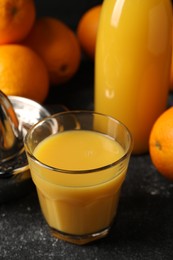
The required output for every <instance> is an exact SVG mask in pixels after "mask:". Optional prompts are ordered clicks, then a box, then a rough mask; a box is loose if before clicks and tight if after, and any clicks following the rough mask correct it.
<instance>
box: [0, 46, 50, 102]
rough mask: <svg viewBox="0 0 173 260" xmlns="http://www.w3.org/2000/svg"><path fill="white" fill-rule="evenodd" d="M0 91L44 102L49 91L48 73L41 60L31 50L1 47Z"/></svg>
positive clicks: (22, 47)
mask: <svg viewBox="0 0 173 260" xmlns="http://www.w3.org/2000/svg"><path fill="white" fill-rule="evenodd" d="M0 90H2V91H3V92H4V93H5V94H6V95H13V96H22V97H26V98H30V99H33V100H35V101H37V102H40V103H41V102H43V101H44V100H45V98H46V96H47V94H48V90H49V78H48V72H47V69H46V66H45V64H44V62H43V61H42V60H41V58H40V57H39V56H38V55H37V54H36V53H35V52H34V51H33V50H31V49H30V48H28V47H25V46H22V45H17V44H6V45H1V46H0Z"/></svg>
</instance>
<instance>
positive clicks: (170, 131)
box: [149, 107, 173, 180]
mask: <svg viewBox="0 0 173 260" xmlns="http://www.w3.org/2000/svg"><path fill="white" fill-rule="evenodd" d="M149 152H150V156H151V160H152V162H153V164H154V166H155V167H156V169H157V170H158V171H159V172H160V173H161V174H162V175H163V176H165V177H166V178H168V179H170V180H173V107H170V108H169V109H167V110H166V111H165V112H163V113H162V114H161V115H160V116H159V117H158V119H157V120H156V122H155V123H154V125H153V128H152V130H151V133H150V139H149Z"/></svg>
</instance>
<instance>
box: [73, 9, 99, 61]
mask: <svg viewBox="0 0 173 260" xmlns="http://www.w3.org/2000/svg"><path fill="white" fill-rule="evenodd" d="M100 12H101V5H97V6H94V7H92V8H91V9H89V10H87V11H86V12H85V13H84V14H83V15H82V17H81V19H80V20H79V23H78V26H77V36H78V39H79V42H80V45H81V48H82V49H83V51H84V52H85V53H86V54H87V55H88V56H89V57H90V58H92V59H94V56H95V46H96V37H97V30H98V24H99V17H100Z"/></svg>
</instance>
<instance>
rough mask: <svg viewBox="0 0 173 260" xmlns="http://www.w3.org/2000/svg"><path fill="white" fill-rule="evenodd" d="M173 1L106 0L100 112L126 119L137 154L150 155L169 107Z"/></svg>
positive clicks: (98, 70) (100, 43) (98, 78)
mask: <svg viewBox="0 0 173 260" xmlns="http://www.w3.org/2000/svg"><path fill="white" fill-rule="evenodd" d="M171 32H172V4H171V1H170V0H104V2H103V5H102V11H101V15H100V24H99V28H98V34H97V42H96V57H95V93H94V94H95V100H94V102H95V104H94V105H95V110H96V111H97V112H101V113H105V114H108V115H111V116H113V117H115V118H117V119H118V120H120V121H122V122H123V123H124V124H125V125H126V126H127V127H128V128H129V130H130V131H131V133H132V135H133V138H134V149H133V153H135V154H140V153H144V152H147V151H148V139H149V134H150V131H151V128H152V125H153V123H154V122H155V120H156V119H157V117H158V116H159V115H160V114H161V113H162V112H163V111H164V110H165V109H166V106H167V98H168V92H169V79H170V65H171V51H172V47H171V46H172V38H171Z"/></svg>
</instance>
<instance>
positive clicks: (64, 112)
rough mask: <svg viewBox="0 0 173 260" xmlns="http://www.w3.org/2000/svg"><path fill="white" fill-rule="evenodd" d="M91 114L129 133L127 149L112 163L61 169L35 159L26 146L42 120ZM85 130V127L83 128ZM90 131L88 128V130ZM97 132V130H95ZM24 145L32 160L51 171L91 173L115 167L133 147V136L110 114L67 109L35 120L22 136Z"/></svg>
mask: <svg viewBox="0 0 173 260" xmlns="http://www.w3.org/2000/svg"><path fill="white" fill-rule="evenodd" d="M82 113H83V114H93V115H98V116H102V117H107V118H109V119H111V120H113V121H114V122H116V123H118V124H120V125H121V126H123V127H124V129H125V130H126V131H127V133H128V135H129V140H130V141H129V147H128V149H127V150H126V151H125V152H124V155H123V156H122V157H120V158H119V159H118V160H115V161H113V162H112V163H109V164H106V165H103V166H100V167H97V168H91V169H87V170H85V169H84V170H71V169H68V170H66V169H61V168H58V167H53V166H50V165H47V164H45V163H43V162H41V161H40V160H39V159H37V158H36V157H35V156H34V155H33V153H32V152H31V151H30V149H29V147H28V144H27V139H28V137H29V135H30V133H31V132H32V131H33V129H34V128H36V127H37V126H39V125H41V124H42V123H43V122H45V121H47V120H49V119H52V118H56V117H58V116H61V115H68V114H82ZM84 130H85V129H84ZM69 131H70V130H69ZM89 131H90V130H89ZM96 132H97V131H96ZM24 145H25V150H26V152H27V154H28V156H29V157H30V158H31V159H32V160H33V161H35V162H36V163H37V164H38V165H40V166H42V167H44V168H46V169H48V170H51V171H54V172H61V173H65V174H91V173H94V172H98V171H104V170H106V169H109V168H113V167H115V166H116V165H118V164H120V163H121V162H123V161H124V160H125V159H126V158H127V157H128V156H129V155H130V154H131V152H132V149H133V137H132V134H131V132H130V131H129V129H128V128H127V126H126V125H125V124H124V123H122V122H121V121H120V120H118V119H116V118H114V117H112V116H110V115H106V114H104V113H99V112H95V111H92V110H68V111H63V112H58V113H55V114H52V115H50V116H47V117H45V118H43V119H41V120H40V121H39V122H37V123H36V124H34V125H33V126H32V127H31V128H30V129H29V130H28V132H27V134H26V135H25V138H24Z"/></svg>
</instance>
